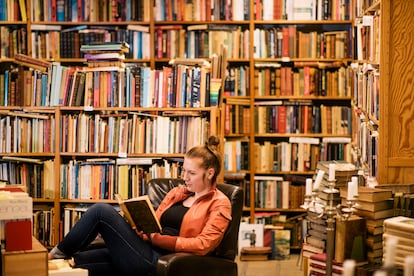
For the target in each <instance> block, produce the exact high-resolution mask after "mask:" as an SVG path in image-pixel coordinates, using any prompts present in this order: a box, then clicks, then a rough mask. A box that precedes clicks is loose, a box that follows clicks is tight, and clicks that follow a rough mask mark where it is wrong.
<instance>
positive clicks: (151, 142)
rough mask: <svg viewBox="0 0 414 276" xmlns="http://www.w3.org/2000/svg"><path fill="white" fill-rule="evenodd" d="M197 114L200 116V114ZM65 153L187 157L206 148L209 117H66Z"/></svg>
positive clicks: (63, 120) (146, 115) (64, 120)
mask: <svg viewBox="0 0 414 276" xmlns="http://www.w3.org/2000/svg"><path fill="white" fill-rule="evenodd" d="M197 114H198V113H197ZM61 126H62V127H61V129H60V131H61V133H60V135H61V136H60V137H61V145H60V149H61V151H62V152H95V153H118V154H119V155H126V154H132V153H185V152H186V151H187V150H188V149H190V148H191V147H193V146H195V145H200V144H203V143H204V141H206V140H205V139H206V137H207V136H208V133H210V124H209V119H208V118H207V117H200V116H191V114H190V115H187V116H186V115H185V112H184V113H178V114H176V116H174V112H172V115H171V117H169V116H162V115H159V116H151V114H143V116H140V115H139V114H132V116H128V113H125V114H108V115H105V114H95V115H91V114H88V113H84V112H82V113H79V114H64V115H63V116H62V120H61Z"/></svg>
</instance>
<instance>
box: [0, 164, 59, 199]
mask: <svg viewBox="0 0 414 276" xmlns="http://www.w3.org/2000/svg"><path fill="white" fill-rule="evenodd" d="M53 166H54V165H53V160H44V161H42V160H39V159H35V158H19V157H3V158H2V159H1V160H0V179H2V181H5V182H7V183H8V184H19V185H22V187H24V188H25V191H26V192H27V193H28V195H29V196H30V197H32V198H51V199H53V198H54V197H55V195H54V190H55V189H54V183H53V181H54V169H53Z"/></svg>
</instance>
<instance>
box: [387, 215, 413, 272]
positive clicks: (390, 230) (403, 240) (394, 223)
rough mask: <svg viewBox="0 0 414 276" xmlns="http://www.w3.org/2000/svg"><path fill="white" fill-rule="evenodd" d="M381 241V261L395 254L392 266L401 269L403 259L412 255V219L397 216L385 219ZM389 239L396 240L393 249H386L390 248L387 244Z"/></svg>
mask: <svg viewBox="0 0 414 276" xmlns="http://www.w3.org/2000/svg"><path fill="white" fill-rule="evenodd" d="M383 239H384V250H383V256H382V260H383V261H384V260H385V259H386V258H387V255H388V254H390V255H392V256H394V254H395V258H394V264H395V265H396V266H397V267H399V268H403V267H404V261H405V257H406V256H411V255H414V218H409V217H404V216H398V217H392V218H388V219H385V220H384V234H383ZM390 239H396V240H397V245H396V247H395V248H388V246H391V245H390V243H389V242H388V241H389V240H390Z"/></svg>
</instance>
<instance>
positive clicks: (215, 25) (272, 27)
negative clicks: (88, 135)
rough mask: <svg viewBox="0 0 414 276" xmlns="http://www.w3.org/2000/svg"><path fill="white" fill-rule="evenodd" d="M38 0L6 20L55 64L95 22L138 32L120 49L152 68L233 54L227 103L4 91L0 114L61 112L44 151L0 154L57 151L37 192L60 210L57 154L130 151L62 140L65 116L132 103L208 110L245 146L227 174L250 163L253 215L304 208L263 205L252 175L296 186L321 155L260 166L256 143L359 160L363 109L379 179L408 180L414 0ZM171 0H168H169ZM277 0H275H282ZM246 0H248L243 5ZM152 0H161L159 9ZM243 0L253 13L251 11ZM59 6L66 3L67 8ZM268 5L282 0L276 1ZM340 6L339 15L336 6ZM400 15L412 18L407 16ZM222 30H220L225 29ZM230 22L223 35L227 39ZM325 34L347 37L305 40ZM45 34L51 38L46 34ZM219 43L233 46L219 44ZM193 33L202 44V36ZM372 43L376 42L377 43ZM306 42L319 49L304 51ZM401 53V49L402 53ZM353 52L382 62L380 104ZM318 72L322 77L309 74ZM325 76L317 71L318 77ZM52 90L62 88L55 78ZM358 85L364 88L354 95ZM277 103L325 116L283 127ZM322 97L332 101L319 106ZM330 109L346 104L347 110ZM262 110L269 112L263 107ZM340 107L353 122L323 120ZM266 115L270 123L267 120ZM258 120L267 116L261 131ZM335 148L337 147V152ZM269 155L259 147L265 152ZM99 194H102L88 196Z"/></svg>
mask: <svg viewBox="0 0 414 276" xmlns="http://www.w3.org/2000/svg"><path fill="white" fill-rule="evenodd" d="M40 2H41V1H39V0H30V1H29V0H28V1H26V2H25V4H26V12H27V20H14V19H13V20H5V21H0V26H1V27H2V28H3V29H4V30H8V29H11V28H12V27H13V26H14V25H16V26H17V27H16V28H15V29H16V30H20V29H23V30H24V32H25V33H26V36H23V37H24V38H26V40H25V41H26V44H23V45H22V46H23V48H21V49H20V48H19V51H20V53H23V54H28V55H29V56H33V57H37V58H41V59H43V60H48V61H49V62H51V63H52V64H57V63H59V64H61V65H64V66H73V67H74V68H75V66H82V65H85V64H84V63H85V61H86V60H85V58H84V57H83V56H82V54H81V53H80V52H73V53H72V52H66V51H69V50H76V49H78V48H79V47H80V45H81V44H82V43H84V42H85V41H88V39H91V37H92V34H93V35H94V36H99V35H101V36H102V33H104V34H105V37H106V38H108V37H110V40H118V39H120V38H121V39H126V40H130V41H132V43H130V44H131V46H132V49H133V50H132V53H131V54H128V55H127V56H126V57H125V59H124V63H126V64H129V65H132V64H138V65H142V66H145V67H146V68H148V69H149V70H162V69H163V68H164V67H165V66H168V62H169V61H170V60H171V59H181V58H188V57H191V58H194V59H203V60H206V61H208V62H211V63H212V64H213V63H214V64H217V63H218V64H223V60H217V57H212V54H213V53H214V52H216V51H219V50H220V51H221V50H223V49H226V52H225V54H226V56H225V57H226V59H225V64H226V65H228V67H227V70H225V71H224V72H221V74H222V76H224V78H223V79H222V84H223V85H222V88H223V90H222V92H223V93H222V95H221V96H222V97H221V100H222V105H221V106H220V107H219V108H215V107H208V106H207V107H193V108H187V107H186V106H182V107H174V108H173V107H168V106H166V107H139V106H129V105H126V104H125V105H117V106H111V107H108V106H96V107H94V108H93V109H91V108H88V107H87V108H85V106H76V105H75V106H71V105H63V106H62V105H59V104H57V105H53V104H52V105H51V104H50V103H49V104H46V103H44V104H42V103H35V102H32V101H31V100H34V99H31V100H30V101H28V102H26V103H20V104H17V105H16V104H15V105H10V103H8V104H5V102H4V99H3V100H2V99H1V97H0V103H2V107H1V108H0V110H1V111H4V112H1V113H2V114H1V116H2V118H9V119H10V118H12V117H10V116H11V115H10V114H8V115H7V114H3V113H9V112H22V113H26V114H31V113H34V114H37V115H36V116H47V117H51V118H54V121H55V123H54V129H55V130H56V131H55V132H53V133H54V134H51V137H50V138H51V139H52V140H54V141H55V142H54V144H53V147H52V149H50V150H49V151H47V152H32V151H29V152H25V151H23V152H22V151H20V152H6V151H4V152H2V153H1V156H21V157H28V156H30V157H35V158H40V159H41V160H42V161H45V160H53V161H54V162H53V164H54V171H55V174H54V175H53V176H52V179H53V181H52V182H53V183H54V185H55V186H54V187H55V191H54V193H55V194H54V199H48V198H43V199H42V198H39V199H36V200H35V202H36V204H39V205H41V204H43V203H44V204H45V205H48V206H49V207H52V208H53V209H54V211H55V212H56V214H60V213H61V211H62V207H63V203H64V202H65V203H66V202H67V201H68V203H70V200H68V199H61V197H60V182H61V180H62V177H61V175H60V169H61V167H60V166H61V165H64V164H65V165H66V164H69V162H70V161H73V160H81V161H84V160H86V159H90V158H92V157H99V158H109V159H113V160H114V159H117V158H121V157H124V155H122V156H119V153H118V151H114V152H110V151H107V152H91V151H90V150H89V149H88V150H86V149H82V150H78V149H76V148H75V149H70V150H69V149H68V150H66V149H65V150H62V146H61V144H60V142H59V141H61V138H62V136H63V135H65V134H66V132H65V131H64V130H63V129H62V128H63V127H64V122H63V121H62V119H64V118H75V117H77V116H80V115H82V116H86V117H87V119H88V120H89V119H91V118H92V121H93V118H95V116H97V115H104V114H120V115H124V116H125V118H129V119H131V118H132V117H133V116H134V115H133V113H135V112H136V113H144V114H147V115H160V114H163V113H174V112H183V113H186V114H187V116H193V115H192V114H191V115H190V114H189V113H188V112H195V113H197V114H198V115H202V116H206V118H208V122H209V133H215V134H218V135H220V136H221V137H223V145H224V147H225V146H226V144H228V145H229V147H230V146H231V150H230V152H234V151H239V150H240V149H243V150H242V154H243V155H242V156H243V157H240V158H242V160H243V166H242V167H237V166H235V165H238V164H237V161H236V162H234V161H233V160H232V161H231V164H232V165H231V166H229V167H228V169H227V171H226V172H225V173H227V174H228V175H232V173H233V174H235V173H240V172H242V173H243V175H244V180H243V181H241V180H240V183H241V185H244V187H245V188H246V190H247V188H248V187H250V188H249V190H248V195H247V197H246V198H247V199H248V200H249V202H248V204H246V205H247V206H245V210H246V211H245V213H246V215H247V216H248V217H249V218H250V221H251V222H253V221H254V220H255V213H256V212H257V211H258V210H260V211H261V212H262V211H264V212H266V211H269V212H273V211H275V210H276V211H280V212H282V213H283V212H286V213H289V211H290V210H291V209H293V210H295V212H296V211H298V210H300V209H297V208H296V207H293V206H290V207H289V208H287V209H286V208H268V209H267V208H260V209H257V208H256V207H255V197H256V194H255V187H254V183H255V177H256V176H280V177H283V178H284V179H287V180H288V181H291V183H293V182H294V183H295V185H298V186H300V185H299V183H302V182H303V183H304V181H302V180H304V179H306V178H307V177H311V176H312V175H313V172H314V167H315V160H316V159H315V158H313V159H310V160H309V161H307V163H306V166H302V165H300V166H298V165H297V161H294V162H292V160H295V158H293V159H292V157H291V159H290V160H291V162H290V163H289V164H285V166H284V167H283V169H282V167H280V166H276V167H275V166H274V164H273V163H272V165H273V166H270V165H269V164H267V165H266V166H264V167H257V164H258V162H257V161H258V157H257V156H258V155H257V154H258V153H259V152H263V153H264V154H265V155H266V156H267V154H268V153H269V152H270V151H271V150H270V149H277V148H280V147H281V145H282V143H283V145H286V144H287V146H288V147H290V155H291V154H292V147H293V148H294V149H295V150H296V151H298V152H301V151H302V149H306V150H307V149H308V148H312V150H313V151H312V152H313V154H314V155H312V157H314V156H315V154H316V155H317V156H319V157H320V156H323V154H322V149H321V147H322V146H323V148H324V149H325V148H326V147H332V148H333V149H332V152H333V153H335V154H332V155H330V156H325V157H324V158H325V159H333V158H334V159H346V160H349V161H352V162H354V161H355V160H351V153H352V150H353V148H352V147H353V146H355V143H357V142H358V141H359V146H360V147H361V148H364V149H366V145H365V144H364V143H367V142H362V140H358V139H359V136H360V135H361V131H362V130H361V129H360V128H358V127H356V126H357V125H358V124H356V122H357V121H358V120H359V119H360V118H361V116H362V115H364V118H366V119H367V122H368V123H369V124H370V127H374V128H372V129H371V128H370V129H368V131H370V132H371V131H376V130H377V129H376V126H380V128H379V130H380V131H379V132H378V137H376V138H378V143H379V144H372V143H374V142H376V141H374V140H375V139H373V140H372V141H371V142H370V143H369V146H371V147H372V146H374V147H376V148H378V153H377V165H376V168H373V167H371V169H368V173H372V174H374V175H376V176H377V178H378V181H379V182H380V183H381V184H382V183H384V184H385V183H408V182H411V179H410V175H411V173H412V170H413V169H412V167H413V166H414V165H413V162H412V161H411V159H412V158H411V155H412V154H411V152H412V149H411V148H412V147H411V146H410V143H409V136H410V133H411V131H412V127H411V125H410V124H409V121H407V123H403V124H402V122H403V121H404V120H406V119H407V120H408V119H410V118H411V117H412V116H411V112H410V109H409V104H410V103H411V100H410V98H409V95H410V94H411V92H412V91H411V90H412V89H411V86H412V84H411V82H410V76H409V74H404V72H406V70H407V68H409V66H410V65H409V64H408V63H406V62H404V60H411V58H412V57H411V52H410V51H409V49H408V48H405V47H408V46H406V45H411V44H410V43H409V41H408V42H407V43H405V42H404V43H402V41H403V38H404V39H407V40H409V39H411V37H410V36H404V35H403V31H402V30H407V28H408V30H411V29H412V27H410V26H409V25H408V23H406V22H410V21H409V20H408V19H409V18H408V17H409V15H408V14H409V13H405V12H402V10H412V9H413V4H411V2H410V1H408V2H405V1H402V0H389V1H381V3H380V2H379V1H376V2H375V3H373V5H372V6H369V7H364V8H362V9H356V8H355V4H356V3H354V2H355V1H350V2H349V5H350V6H349V8H348V9H347V11H346V12H345V13H344V14H341V13H331V15H329V13H327V14H323V13H322V15H317V16H316V17H313V16H314V15H313V13H312V12H313V11H312V10H311V11H309V14H307V15H306V14H305V15H303V14H302V15H301V16H308V17H297V16H299V15H292V14H288V15H287V18H286V16H285V17H283V16H281V15H280V14H276V13H274V14H272V15H271V14H270V13H269V12H270V9H264V8H263V7H261V6H262V4H263V1H253V0H250V1H247V2H246V1H244V2H246V3H244V2H243V1H231V3H232V5H231V6H228V7H227V9H226V6H224V7H223V6H215V7H216V9H215V10H213V11H212V10H211V9H208V8H207V9H204V8H203V7H198V6H197V5H195V3H196V1H193V2H194V3H193V4H194V6H193V9H188V10H193V11H195V13H192V14H185V13H184V14H183V11H184V10H185V9H180V13H179V12H178V11H176V13H174V12H173V10H169V9H168V8H167V9H165V13H162V12H161V11H162V9H161V7H162V8H165V7H166V6H165V5H164V1H156V2H154V1H153V0H143V1H135V0H133V1H131V5H132V6H131V8H130V9H128V8H126V7H121V9H119V11H121V14H119V15H118V14H112V13H110V12H109V11H111V12H112V9H111V7H110V6H106V7H104V8H103V9H104V10H105V11H107V12H102V11H103V10H102V11H98V12H97V11H94V12H93V13H92V16H89V17H85V16H83V15H82V16H81V15H79V16H77V17H76V18H75V19H73V18H70V19H69V17H65V16H63V17H61V14H59V16H58V15H57V14H56V15H50V16H51V17H50V18H49V17H48V16H49V15H48V16H45V14H43V15H42V13H39V11H40V10H39V9H38V8H37V7H38V5H39V3H40ZM167 2H168V3H170V1H167ZM273 2H274V3H279V1H276V0H275V1H273ZM273 2H272V3H273ZM138 3H143V6H142V7H141V8H142V11H144V10H145V11H146V12H143V13H138V11H139V10H140V8H139V7H138V6H137V4H138ZM197 3H198V2H197ZM267 3H270V1H267ZM379 3H380V4H379ZM188 4H191V3H188ZM243 4H246V5H247V6H243ZM160 5H161V6H160ZM151 7H155V9H153V8H151ZM247 7H248V9H247ZM60 8H62V7H60ZM68 10H69V9H68V8H67V9H66V10H65V9H63V12H64V13H65V12H68ZM247 10H249V11H250V13H248V12H245V11H247ZM61 11H62V10H59V12H61ZM129 11H131V12H129ZM198 11H199V12H198ZM272 11H277V7H275V9H274V10H272ZM360 11H361V12H363V11H364V12H365V13H363V14H365V15H367V16H372V15H375V14H376V13H377V11H380V15H381V21H380V27H381V32H380V41H379V44H378V45H379V46H380V47H379V49H380V50H379V52H378V47H375V49H374V50H373V53H375V54H373V55H372V56H365V57H364V56H362V57H360V58H358V56H357V55H356V54H358V53H359V52H358V49H354V41H353V37H354V36H355V33H354V29H355V28H356V27H357V25H358V21H355V20H356V18H357V17H358V16H360V15H361V14H360V13H359V12H360ZM356 13H358V14H356ZM337 14H339V15H340V16H337ZM406 17H407V18H406ZM401 18H402V19H407V20H400V19H401ZM13 29H14V27H13ZM289 30H290V31H291V33H292V34H293V36H292V38H296V39H297V40H298V41H299V43H297V44H296V46H295V44H294V43H293V44H291V45H290V46H291V47H289V44H288V43H287V42H285V44H286V45H285V46H284V47H282V46H280V47H279V48H277V43H280V44H281V45H282V43H283V39H282V40H280V39H279V40H277V39H274V43H270V42H269V43H267V41H266V39H269V38H270V37H277V35H278V33H279V35H280V32H282V35H283V31H285V32H289ZM404 32H405V31H404ZM220 33H221V35H219V34H220ZM224 34H225V35H226V36H225V38H226V40H224V39H223V37H224ZM257 37H262V39H261V40H260V39H259V40H256V39H257ZM282 37H283V36H282ZM321 38H324V39H326V43H327V45H331V46H332V45H335V43H334V42H332V41H339V42H338V43H337V45H335V46H332V47H329V48H328V49H329V51H323V52H321V50H320V48H318V46H317V45H316V44H308V43H310V42H308V41H313V40H314V39H316V40H318V39H319V41H320V40H321ZM62 39H63V41H62ZM67 39H69V40H70V41H73V42H72V44H69V46H65V40H67ZM100 39H103V38H102V37H101V38H100ZM221 39H223V40H221ZM296 39H293V40H296ZM328 40H329V42H328ZM23 41H24V40H23ZM46 41H49V42H51V43H46ZM220 41H221V42H220ZM265 41H266V42H265ZM285 41H286V39H285ZM221 43H222V44H224V46H226V47H220V44H221ZM76 45H77V46H76ZM197 45H198V46H199V47H196V46H197ZM269 45H274V46H275V48H273V49H269V48H266V46H269ZM312 45H315V46H312ZM373 45H374V46H375V45H376V46H378V45H377V44H373ZM2 49H3V48H2ZM4 49H7V48H4ZM278 49H279V52H278ZM283 49H284V52H283V51H282V50H283ZM308 49H313V50H312V51H308ZM398 53H404V55H399V54H398ZM364 54H366V53H364ZM355 60H356V61H355ZM14 61H15V60H14V58H13V55H7V54H4V55H3V53H2V61H1V68H2V71H1V73H2V74H3V73H4V72H5V70H8V69H10V67H11V66H12V67H13V68H14V69H13V70H10V74H11V75H10V76H12V75H13V74H14V73H16V74H17V72H19V68H18V66H17V65H14ZM213 61H214V62H213ZM355 64H357V66H363V65H364V64H366V66H369V70H367V72H373V71H375V70H374V69H377V70H376V71H375V72H377V73H378V74H379V75H380V76H381V78H379V79H378V81H379V83H380V87H381V90H380V93H379V101H380V103H381V109H376V107H375V105H374V108H371V105H370V108H367V107H368V103H367V102H363V101H362V100H361V99H363V97H362V95H363V94H361V93H359V92H358V90H357V92H358V93H354V91H355V83H349V82H348V83H347V81H349V80H350V79H352V76H353V75H352V72H355V67H353V66H355ZM379 64H381V66H379ZM20 68H21V67H20ZM372 68H373V69H372ZM282 70H283V74H285V73H286V72H288V73H287V75H289V76H291V77H292V78H291V79H290V81H289V82H288V83H290V85H288V86H284V87H283V92H282V87H276V85H273V84H272V81H271V80H270V79H271V78H273V77H276V76H278V75H279V74H280V75H281V74H282ZM23 71H25V70H23ZM26 71H28V70H26ZM285 71H286V72H285ZM305 75H306V76H309V80H308V77H306V81H305V77H304V76H305ZM315 75H317V76H318V80H316V77H315ZM311 76H313V77H314V78H315V79H312V78H311ZM319 76H320V78H321V80H319ZM39 77H41V76H39ZM365 77H366V78H373V79H374V80H375V79H376V77H378V75H376V74H373V75H366V76H365ZM259 80H260V83H259V82H258V81H259ZM0 83H1V77H0ZM275 83H276V81H275ZM277 83H278V82H277ZM259 84H260V85H259ZM302 84H303V85H302ZM278 85H279V84H278ZM280 85H281V84H280ZM284 85H286V83H284ZM287 87H288V88H287ZM278 89H279V90H278ZM382 91H384V93H382ZM385 91H386V93H385ZM53 92H56V91H55V90H53ZM360 96H361V98H358V97H360ZM372 101H374V99H373V98H371V102H372ZM353 102H355V106H352V103H353ZM403 104H407V108H403V109H401V106H402V105H403ZM404 106H405V105H404ZM382 107H385V108H382ZM278 108H280V109H288V110H289V112H292V113H296V112H297V113H302V114H319V115H320V116H321V117H323V119H322V120H321V122H323V123H324V124H323V125H324V126H322V124H321V125H320V126H319V127H317V128H314V126H313V128H312V127H310V125H309V121H306V122H308V127H305V126H304V125H306V123H305V121H303V119H302V120H298V121H296V124H299V125H300V127H299V126H298V125H292V124H286V125H285V126H284V127H283V128H282V129H283V131H282V130H280V129H274V128H269V125H268V122H269V121H270V119H269V118H270V117H268V116H269V114H271V113H272V112H273V113H276V111H277V110H278ZM321 109H322V110H324V111H323V112H321V111H319V110H321ZM330 109H338V110H339V111H332V110H330ZM352 109H358V110H360V111H361V112H360V113H357V115H358V116H354V117H352V118H351V117H350V114H352V112H351V113H350V111H352ZM325 110H326V112H325ZM286 112H287V111H286ZM308 112H309V113H308ZM259 113H260V114H262V115H263V114H264V115H263V116H262V115H260V116H259V115H258V114H259ZM337 114H341V116H345V117H342V119H333V122H338V121H341V120H342V121H346V126H344V125H343V124H342V125H341V124H339V127H338V125H337V124H330V125H329V127H328V125H326V124H325V122H328V121H329V120H331V119H330V118H332V117H335V118H336V116H337ZM361 114H362V115H361ZM236 115H238V116H236ZM327 115H328V116H327ZM7 116H9V117H7ZM312 116H313V115H312ZM325 116H327V117H325ZM325 118H326V119H325ZM380 118H381V119H382V120H380ZM9 119H7V120H9ZM356 119H358V120H356ZM400 119H401V120H400ZM30 120H36V119H34V118H33V119H30ZM319 120H320V119H319ZM92 121H91V122H92ZM404 122H405V121H404ZM265 123H267V125H264V126H263V124H265ZM259 126H261V127H260V131H259ZM332 127H333V128H332ZM285 129H286V130H285ZM350 140H351V143H350ZM265 144H266V147H269V146H270V148H265ZM259 149H260V150H259ZM304 151H305V150H304ZM338 153H341V154H340V155H338ZM182 154H183V152H172V153H167V154H161V153H156V152H150V151H147V152H128V153H127V156H128V157H131V158H135V157H141V158H157V159H158V158H162V157H167V158H170V159H174V158H182ZM266 158H267V157H266ZM301 158H306V157H301ZM364 158H365V160H361V156H360V159H359V160H358V161H367V160H369V159H368V158H367V156H366V155H365V156H364ZM262 159H263V158H260V160H262ZM236 160H238V159H236ZM280 160H281V159H280V158H279V159H276V161H280ZM301 160H302V159H301ZM272 161H275V160H272ZM260 163H262V162H260ZM292 164H293V166H292ZM226 165H227V164H226ZM278 165H279V164H278ZM367 168H369V167H367ZM374 172H375V173H374ZM368 175H369V174H368ZM225 177H226V174H224V175H223V176H222V178H224V179H225ZM229 180H230V179H229ZM300 193H302V192H300ZM298 196H299V195H297V196H296V197H298ZM42 200H43V201H42ZM94 200H98V199H93V200H92V201H94ZM108 200H110V199H108ZM78 201H79V199H76V200H75V199H74V202H78ZM59 222H60V217H59V216H58V215H56V216H55V220H54V226H55V229H54V234H55V237H58V236H59V229H58V225H59ZM55 241H56V240H55Z"/></svg>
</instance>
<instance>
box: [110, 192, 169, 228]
mask: <svg viewBox="0 0 414 276" xmlns="http://www.w3.org/2000/svg"><path fill="white" fill-rule="evenodd" d="M115 197H116V198H117V200H118V203H119V206H120V207H121V210H122V213H123V215H124V216H125V218H126V219H127V221H128V223H129V224H130V225H131V227H132V228H136V229H137V230H138V231H143V232H144V233H145V234H150V233H159V232H161V230H162V228H161V224H160V222H159V220H158V218H157V216H156V215H155V210H154V208H153V207H152V204H151V201H150V199H149V197H148V196H147V195H144V196H139V197H134V198H131V199H127V200H124V199H122V196H121V195H119V194H116V195H115Z"/></svg>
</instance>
